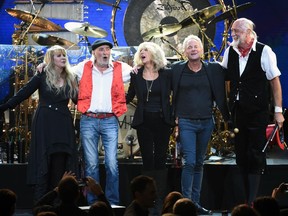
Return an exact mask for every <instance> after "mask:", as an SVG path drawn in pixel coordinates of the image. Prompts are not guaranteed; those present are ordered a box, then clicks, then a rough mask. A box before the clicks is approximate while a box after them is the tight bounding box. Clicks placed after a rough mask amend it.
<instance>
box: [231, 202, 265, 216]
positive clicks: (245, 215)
mask: <svg viewBox="0 0 288 216" xmlns="http://www.w3.org/2000/svg"><path fill="white" fill-rule="evenodd" d="M231 216H260V214H259V213H258V212H257V211H256V209H253V208H252V207H250V206H249V205H247V204H240V205H237V206H235V207H234V208H233V209H232V212H231Z"/></svg>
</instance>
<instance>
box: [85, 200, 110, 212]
mask: <svg viewBox="0 0 288 216" xmlns="http://www.w3.org/2000/svg"><path fill="white" fill-rule="evenodd" d="M110 209H111V208H110V207H109V206H107V203H105V202H103V201H96V202H95V203H93V204H92V205H91V206H90V208H89V211H88V215H89V216H113V215H114V214H113V211H111V210H110Z"/></svg>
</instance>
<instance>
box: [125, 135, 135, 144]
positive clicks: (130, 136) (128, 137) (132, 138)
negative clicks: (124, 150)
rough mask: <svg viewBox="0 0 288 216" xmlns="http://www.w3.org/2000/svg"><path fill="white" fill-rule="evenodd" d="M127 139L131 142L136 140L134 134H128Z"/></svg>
mask: <svg viewBox="0 0 288 216" xmlns="http://www.w3.org/2000/svg"><path fill="white" fill-rule="evenodd" d="M126 139H127V141H129V144H131V143H132V142H133V140H134V136H133V135H128V136H127V138H126Z"/></svg>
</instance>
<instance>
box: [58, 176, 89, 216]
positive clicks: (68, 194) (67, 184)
mask: <svg viewBox="0 0 288 216" xmlns="http://www.w3.org/2000/svg"><path fill="white" fill-rule="evenodd" d="M79 190H80V188H79V185H78V182H77V180H76V178H75V177H73V176H66V177H64V178H63V179H61V181H60V182H59V185H58V194H59V198H60V200H61V203H60V205H59V206H57V207H56V213H57V215H58V216H62V215H63V216H67V215H69V216H71V215H77V216H82V215H87V213H86V212H85V211H83V210H82V209H80V208H79V207H78V206H77V205H76V203H77V200H78V198H79V197H80V191H79Z"/></svg>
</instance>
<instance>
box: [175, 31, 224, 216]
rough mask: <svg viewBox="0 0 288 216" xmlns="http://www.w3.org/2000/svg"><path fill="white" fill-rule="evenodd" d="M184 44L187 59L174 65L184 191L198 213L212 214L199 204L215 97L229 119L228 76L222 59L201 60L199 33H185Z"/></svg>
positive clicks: (176, 115)
mask: <svg viewBox="0 0 288 216" xmlns="http://www.w3.org/2000/svg"><path fill="white" fill-rule="evenodd" d="M183 48H184V55H185V56H186V57H187V59H188V60H184V61H180V62H176V63H174V64H172V66H171V67H172V70H173V73H172V88H173V100H172V105H173V115H174V116H175V117H176V121H177V123H178V127H179V129H178V130H179V136H180V143H181V148H182V149H181V153H182V174H181V184H182V194H183V196H184V197H185V198H189V199H191V200H192V201H193V202H194V203H195V204H196V206H197V210H198V214H212V211H210V210H207V209H205V208H204V207H202V206H201V205H200V191H201V185H202V178H203V163H204V157H205V153H206V152H207V146H208V142H209V140H210V138H211V135H212V131H213V128H214V123H213V117H212V115H213V112H212V111H213V103H214V101H215V102H216V104H217V106H218V108H219V110H220V111H221V113H222V116H223V118H224V120H226V121H227V120H228V119H229V112H228V107H227V103H226V95H225V79H224V78H225V76H224V71H223V69H222V67H221V65H220V64H219V63H216V62H203V61H201V56H202V55H203V44H202V42H201V39H200V38H199V37H197V36H194V35H190V36H188V37H186V38H185V40H184V42H183ZM176 130H177V129H176Z"/></svg>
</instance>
